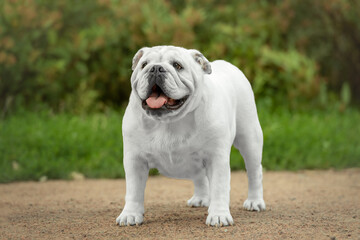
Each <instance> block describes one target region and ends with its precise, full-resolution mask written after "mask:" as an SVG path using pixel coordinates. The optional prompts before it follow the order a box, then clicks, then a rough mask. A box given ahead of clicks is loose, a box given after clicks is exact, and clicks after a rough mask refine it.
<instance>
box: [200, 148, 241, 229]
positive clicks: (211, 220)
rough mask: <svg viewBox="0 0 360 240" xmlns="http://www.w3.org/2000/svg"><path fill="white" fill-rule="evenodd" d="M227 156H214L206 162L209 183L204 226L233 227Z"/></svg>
mask: <svg viewBox="0 0 360 240" xmlns="http://www.w3.org/2000/svg"><path fill="white" fill-rule="evenodd" d="M228 155H229V154H216V155H213V156H212V157H211V159H209V160H208V161H206V172H207V176H208V178H209V183H210V206H209V209H208V213H209V215H208V217H207V218H206V224H207V225H211V226H219V227H221V226H228V225H233V223H234V221H233V218H232V216H231V214H230V209H229V204H230V162H229V156H228Z"/></svg>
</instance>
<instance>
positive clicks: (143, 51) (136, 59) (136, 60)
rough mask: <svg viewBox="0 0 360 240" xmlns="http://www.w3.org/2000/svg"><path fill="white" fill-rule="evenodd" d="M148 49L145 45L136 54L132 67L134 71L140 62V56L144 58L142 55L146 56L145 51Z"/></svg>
mask: <svg viewBox="0 0 360 240" xmlns="http://www.w3.org/2000/svg"><path fill="white" fill-rule="evenodd" d="M146 49H148V48H147V47H143V48H141V49H140V50H139V51H138V52H137V53H136V54H135V56H134V58H133V60H132V67H131V69H132V70H133V71H134V70H135V68H136V66H137V64H138V63H139V61H140V58H142V56H144V53H145V51H146Z"/></svg>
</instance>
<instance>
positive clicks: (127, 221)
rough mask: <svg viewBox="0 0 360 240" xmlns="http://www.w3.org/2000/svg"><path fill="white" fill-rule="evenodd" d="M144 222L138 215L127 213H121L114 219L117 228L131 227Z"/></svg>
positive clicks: (142, 217) (140, 215) (141, 216)
mask: <svg viewBox="0 0 360 240" xmlns="http://www.w3.org/2000/svg"><path fill="white" fill-rule="evenodd" d="M143 221H144V216H143V215H142V214H141V213H140V214H139V213H127V212H122V213H121V214H120V215H119V216H118V217H117V218H116V224H118V225H119V226H133V225H140V224H142V222H143Z"/></svg>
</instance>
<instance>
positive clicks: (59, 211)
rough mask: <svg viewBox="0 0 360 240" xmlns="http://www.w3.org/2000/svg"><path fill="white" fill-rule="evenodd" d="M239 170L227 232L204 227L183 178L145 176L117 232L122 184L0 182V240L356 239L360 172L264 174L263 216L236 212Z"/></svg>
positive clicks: (242, 180) (241, 181)
mask: <svg viewBox="0 0 360 240" xmlns="http://www.w3.org/2000/svg"><path fill="white" fill-rule="evenodd" d="M246 185H247V180H246V175H245V173H244V172H233V173H232V179H231V213H232V216H233V218H234V221H235V225H234V226H232V227H222V228H214V227H208V226H206V225H205V219H206V215H207V210H206V209H205V208H189V207H187V206H186V204H185V203H186V200H187V199H188V198H190V197H191V195H192V190H193V186H192V183H191V182H190V181H183V180H175V179H169V178H165V177H151V178H150V179H149V181H148V184H147V188H146V196H145V209H146V212H145V221H144V224H143V225H141V226H138V227H119V226H116V225H115V218H116V217H117V216H118V214H119V213H120V211H121V208H122V207H123V206H124V194H125V181H124V180H85V181H48V182H44V183H34V182H25V183H12V184H1V185H0V239H129V238H137V239H143V238H149V239H167V238H173V239H290V238H293V239H335V238H336V239H360V169H349V170H344V171H331V170H330V171H304V172H297V173H290V172H266V173H265V174H264V197H265V201H266V203H267V211H265V212H260V213H257V212H247V211H245V210H243V209H242V208H241V206H242V203H243V201H244V200H245V198H246V189H247V186H246Z"/></svg>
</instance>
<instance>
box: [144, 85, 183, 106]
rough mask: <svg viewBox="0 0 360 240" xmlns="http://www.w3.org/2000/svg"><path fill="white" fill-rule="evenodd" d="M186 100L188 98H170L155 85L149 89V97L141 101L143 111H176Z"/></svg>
mask: <svg viewBox="0 0 360 240" xmlns="http://www.w3.org/2000/svg"><path fill="white" fill-rule="evenodd" d="M187 98H188V96H186V97H184V98H181V99H173V98H170V97H168V96H166V94H165V93H164V92H163V91H162V89H161V88H160V87H159V86H158V85H156V84H155V85H154V86H153V87H152V89H151V94H150V96H149V97H148V98H147V99H146V100H143V101H142V107H143V109H145V110H150V109H151V110H160V109H163V110H164V109H167V110H176V109H179V108H180V107H181V106H182V105H183V104H184V103H185V101H186V99H187Z"/></svg>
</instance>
